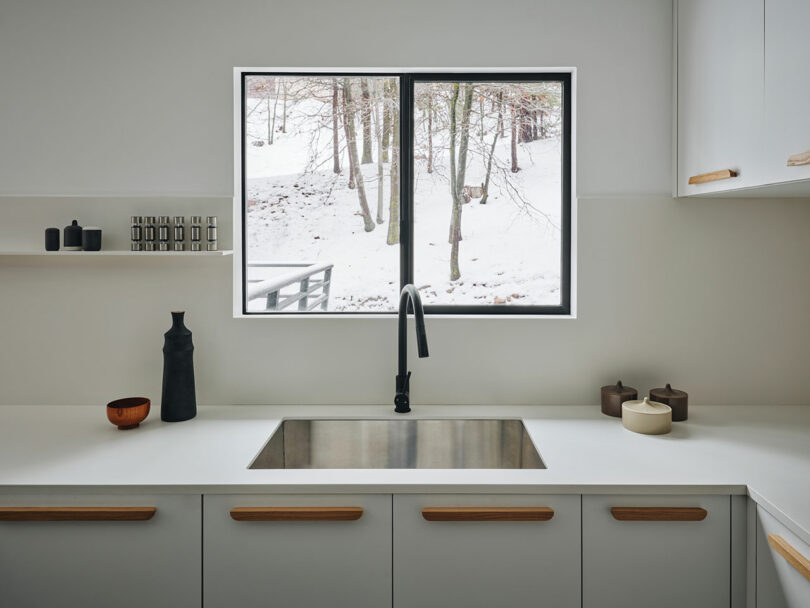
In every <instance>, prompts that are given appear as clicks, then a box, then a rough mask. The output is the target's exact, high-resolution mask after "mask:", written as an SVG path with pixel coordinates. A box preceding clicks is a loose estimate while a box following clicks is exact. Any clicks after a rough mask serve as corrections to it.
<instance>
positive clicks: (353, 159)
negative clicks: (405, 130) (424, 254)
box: [343, 78, 374, 232]
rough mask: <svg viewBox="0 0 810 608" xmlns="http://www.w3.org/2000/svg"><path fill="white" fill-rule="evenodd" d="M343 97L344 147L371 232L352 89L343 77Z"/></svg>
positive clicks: (361, 207)
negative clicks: (355, 127)
mask: <svg viewBox="0 0 810 608" xmlns="http://www.w3.org/2000/svg"><path fill="white" fill-rule="evenodd" d="M343 99H344V102H345V105H344V116H345V118H344V125H345V127H346V147H347V148H348V149H349V164H350V165H351V167H352V169H353V172H352V173H353V175H354V179H355V182H356V183H357V198H358V200H359V202H360V211H361V213H362V214H363V225H364V228H365V231H366V232H371V231H372V230H374V220H373V219H371V212H370V211H369V209H368V200H366V188H365V185H364V184H363V173H362V172H361V171H360V165H359V163H358V159H357V141H356V140H355V136H354V133H355V131H354V104H353V103H352V89H351V84H350V83H349V79H348V78H344V79H343Z"/></svg>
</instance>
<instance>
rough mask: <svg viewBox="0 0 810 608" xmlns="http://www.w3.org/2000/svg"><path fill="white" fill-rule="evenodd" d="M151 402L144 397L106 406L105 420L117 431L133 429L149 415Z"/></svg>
mask: <svg viewBox="0 0 810 608" xmlns="http://www.w3.org/2000/svg"><path fill="white" fill-rule="evenodd" d="M151 403H152V402H151V401H149V399H147V398H146V397H127V398H126V399H116V400H115V401H110V402H109V403H108V404H107V419H108V420H109V421H110V422H112V423H113V424H114V425H115V426H117V427H118V430H119V431H126V430H128V429H134V428H135V427H137V426H138V425H139V424H140V423H141V422H143V421H144V419H145V418H146V417H147V416H148V415H149V406H150V405H151Z"/></svg>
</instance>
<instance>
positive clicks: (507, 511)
mask: <svg viewBox="0 0 810 608" xmlns="http://www.w3.org/2000/svg"><path fill="white" fill-rule="evenodd" d="M436 508H438V509H450V511H439V512H438V516H437V515H436V513H437V512H436V511H432V513H433V515H430V514H423V510H424V509H431V510H432V509H436ZM493 508H494V509H493ZM521 508H522V509H526V508H530V509H532V510H531V511H523V510H521ZM470 509H474V511H470ZM541 509H543V510H541ZM545 509H551V510H553V515H552V517H551V519H547V520H546V521H542V520H537V521H498V519H507V520H508V519H510V518H517V519H519V518H521V516H522V517H547V516H548V514H549V513H548V511H544V510H545ZM429 513H431V512H429ZM544 513H545V515H543V514H544ZM579 516H580V497H579V496H578V495H573V496H527V495H520V496H508V495H435V494H432V495H395V496H394V605H395V606H396V608H434V607H435V608H448V607H450V606H464V608H476V607H480V608H492V607H493V606H508V607H509V608H523V607H529V606H531V607H537V606H554V607H555V608H567V607H569V606H570V607H572V608H573V607H576V608H579V607H580V517H579ZM425 517H431V518H433V519H434V520H433V521H428V520H427V519H425ZM436 519H438V520H436ZM443 520H444V521H443Z"/></svg>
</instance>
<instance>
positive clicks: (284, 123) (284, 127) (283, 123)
mask: <svg viewBox="0 0 810 608" xmlns="http://www.w3.org/2000/svg"><path fill="white" fill-rule="evenodd" d="M282 107H283V112H284V115H283V116H282V118H281V132H282V133H286V132H287V81H286V80H285V81H284V105H283V106H282Z"/></svg>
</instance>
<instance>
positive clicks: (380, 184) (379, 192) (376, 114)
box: [374, 84, 385, 224]
mask: <svg viewBox="0 0 810 608" xmlns="http://www.w3.org/2000/svg"><path fill="white" fill-rule="evenodd" d="M374 94H375V97H376V99H375V100H374V131H375V132H376V133H377V223H378V224H382V223H383V222H384V221H385V220H384V219H383V181H384V179H383V161H382V154H380V150H381V149H382V131H381V130H380V100H379V87H378V86H377V85H376V84H375V85H374Z"/></svg>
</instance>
